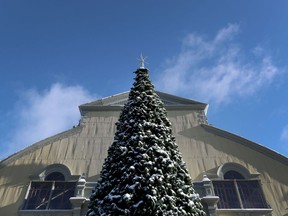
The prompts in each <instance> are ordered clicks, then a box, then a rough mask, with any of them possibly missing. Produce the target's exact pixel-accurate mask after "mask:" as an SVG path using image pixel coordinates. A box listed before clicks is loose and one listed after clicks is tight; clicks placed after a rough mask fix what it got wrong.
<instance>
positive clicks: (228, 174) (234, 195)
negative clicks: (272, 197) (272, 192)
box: [212, 163, 269, 209]
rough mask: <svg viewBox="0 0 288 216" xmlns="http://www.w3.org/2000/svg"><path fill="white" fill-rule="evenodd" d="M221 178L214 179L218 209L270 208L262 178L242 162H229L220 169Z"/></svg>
mask: <svg viewBox="0 0 288 216" xmlns="http://www.w3.org/2000/svg"><path fill="white" fill-rule="evenodd" d="M217 173H218V175H219V177H220V179H217V180H213V181H212V183H213V188H214V193H215V195H216V196H218V197H219V202H218V204H217V207H218V209H268V208H269V206H268V204H267V202H266V199H265V197H264V193H263V191H262V188H261V184H260V180H259V179H255V178H253V175H251V174H250V173H249V171H248V170H247V169H246V168H245V167H243V166H242V165H240V164H236V163H227V164H224V165H222V166H221V167H220V168H219V170H218V172H217Z"/></svg>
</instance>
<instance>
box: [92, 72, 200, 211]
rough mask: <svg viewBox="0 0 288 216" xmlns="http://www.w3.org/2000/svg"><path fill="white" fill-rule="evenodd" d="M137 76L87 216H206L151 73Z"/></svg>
mask: <svg viewBox="0 0 288 216" xmlns="http://www.w3.org/2000/svg"><path fill="white" fill-rule="evenodd" d="M135 73H136V78H135V82H134V84H133V87H132V88H131V91H130V94H129V98H128V102H127V103H126V105H125V106H124V108H123V110H122V113H121V115H120V118H119V121H118V122H117V123H116V127H117V129H116V134H115V140H114V142H113V144H112V145H111V146H110V148H109V150H108V156H107V158H106V159H105V162H104V164H103V167H102V171H101V175H100V179H99V181H98V182H97V185H96V187H95V191H94V192H93V194H92V196H91V198H90V204H89V210H88V213H87V215H88V216H94V215H102V216H104V215H145V216H149V215H153V216H154V215H181V216H184V215H205V213H204V212H203V211H202V205H201V203H200V199H199V197H198V195H197V194H196V193H195V192H194V189H193V187H192V186H193V185H192V180H191V177H190V176H189V174H188V171H187V169H186V166H185V163H184V161H183V159H182V156H181V154H180V152H179V150H178V146H177V144H176V143H175V137H174V136H173V135H172V129H171V123H170V121H169V120H168V118H167V112H166V109H165V108H164V106H163V102H162V101H161V99H160V98H159V96H158V95H157V94H156V93H155V91H154V86H153V85H152V83H151V81H150V78H149V74H148V69H146V68H144V67H140V68H139V69H138V70H137V71H136V72H135Z"/></svg>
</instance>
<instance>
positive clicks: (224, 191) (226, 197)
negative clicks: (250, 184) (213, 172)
mask: <svg viewBox="0 0 288 216" xmlns="http://www.w3.org/2000/svg"><path fill="white" fill-rule="evenodd" d="M213 187H214V192H215V195H216V196H219V197H220V200H219V202H218V208H240V203H239V200H238V196H237V191H236V188H235V186H234V182H232V181H215V182H213Z"/></svg>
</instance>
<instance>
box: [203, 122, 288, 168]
mask: <svg viewBox="0 0 288 216" xmlns="http://www.w3.org/2000/svg"><path fill="white" fill-rule="evenodd" d="M201 127H202V128H204V129H205V130H206V131H208V132H210V133H213V134H216V135H218V136H221V137H224V138H227V139H230V140H233V141H236V142H238V143H240V144H242V145H244V146H245V147H248V148H251V149H253V150H255V151H258V152H260V153H262V154H264V155H266V156H268V157H270V158H272V159H274V160H277V161H278V162H281V163H283V164H285V165H286V166H288V158H287V157H286V156H284V155H282V154H280V153H278V152H276V151H274V150H272V149H270V148H268V147H265V146H263V145H260V144H258V143H256V142H253V141H251V140H248V139H246V138H243V137H241V136H239V135H236V134H233V133H231V132H228V131H226V130H222V129H220V128H216V127H213V126H211V125H208V124H201Z"/></svg>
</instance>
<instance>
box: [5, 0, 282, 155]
mask: <svg viewBox="0 0 288 216" xmlns="http://www.w3.org/2000/svg"><path fill="white" fill-rule="evenodd" d="M287 8H288V2H287V1H284V0H282V1H281V0H279V1H272V0H271V1H268V0H255V1H247V0H246V1H240V0H239V1H238V0H237V1H229V0H222V1H196V0H195V1H193V0H191V1H180V2H179V1H177V2H176V1H171V0H165V1H164V0H163V1H152V0H147V1H132V0H131V1H125V0H123V1H116V0H115V1H111V0H106V1H92V0H91V1H88V0H87V1H74V0H69V1H68V0H61V1H59V0H57V1H56V0H49V1H39V0H25V1H22V0H19V1H14V0H10V1H0V75H1V86H0V88H1V90H0V98H1V103H0V131H1V133H0V135H1V136H0V147H1V148H0V149H1V152H0V159H3V158H5V157H7V156H9V155H10V154H11V153H15V152H17V151H19V150H21V149H23V148H24V147H26V146H28V145H31V144H33V143H35V142H37V141H40V140H42V139H44V138H47V137H49V136H51V135H54V134H56V133H59V132H61V131H64V130H67V129H70V128H72V126H73V125H76V124H77V123H78V120H79V119H80V114H79V111H78V105H80V104H82V103H86V102H89V101H91V100H94V99H97V98H100V97H106V96H110V95H113V94H117V93H120V92H123V91H128V90H129V89H130V88H131V86H132V83H133V78H134V74H133V71H135V70H136V69H137V67H138V62H137V60H136V59H137V58H139V55H140V53H143V54H144V55H145V56H148V59H147V61H148V62H149V65H148V68H149V69H150V76H151V79H152V81H153V83H154V84H155V88H156V89H157V90H159V91H164V92H167V93H172V94H175V95H178V96H182V97H187V98H190V99H193V100H198V101H201V102H205V103H208V104H209V110H208V121H209V123H211V124H212V125H214V126H216V127H219V128H222V129H224V130H228V131H230V132H233V133H236V134H238V135H240V136H243V137H245V138H247V139H250V140H252V141H255V142H257V143H259V144H261V145H264V146H267V147H268V148H271V149H273V150H275V151H277V152H279V153H281V154H283V155H285V156H288V109H287V107H288V101H287V95H288V74H287V73H288V71H287V70H288V69H287V66H288V62H287V56H288V46H287V38H288V28H287V23H288V13H287Z"/></svg>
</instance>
